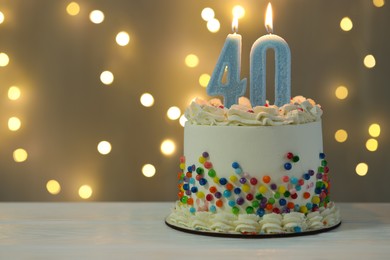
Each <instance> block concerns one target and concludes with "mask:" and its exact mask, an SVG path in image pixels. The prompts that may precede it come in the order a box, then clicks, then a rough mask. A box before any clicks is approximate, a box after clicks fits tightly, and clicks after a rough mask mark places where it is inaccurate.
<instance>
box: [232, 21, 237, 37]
mask: <svg viewBox="0 0 390 260" xmlns="http://www.w3.org/2000/svg"><path fill="white" fill-rule="evenodd" d="M232 30H233V32H234V33H236V32H237V31H238V18H237V17H233V22H232Z"/></svg>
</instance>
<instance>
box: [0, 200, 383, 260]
mask: <svg viewBox="0 0 390 260" xmlns="http://www.w3.org/2000/svg"><path fill="white" fill-rule="evenodd" d="M173 205H174V203H173V202H172V203H165V202H164V203H138V202H130V203H100V202H96V203H0V259H54V258H56V259H202V260H203V259H240V258H242V259H298V258H299V259H390V203H383V204H380V203H369V204H365V203H354V204H346V203H337V205H338V206H339V207H340V209H341V215H342V219H343V222H342V224H341V226H340V227H338V228H337V229H335V230H332V231H329V232H325V233H321V234H316V235H311V236H300V237H290V238H269V239H239V238H234V239H233V238H219V237H207V236H199V235H193V234H188V233H184V232H180V231H176V230H174V229H171V228H169V227H168V226H166V225H165V223H164V219H165V217H166V216H167V215H168V214H169V212H170V209H171V208H172V207H173Z"/></svg>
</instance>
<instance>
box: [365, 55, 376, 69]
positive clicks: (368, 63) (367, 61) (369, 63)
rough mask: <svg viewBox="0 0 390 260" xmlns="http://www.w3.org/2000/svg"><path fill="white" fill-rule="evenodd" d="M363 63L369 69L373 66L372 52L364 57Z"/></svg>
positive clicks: (374, 62)
mask: <svg viewBox="0 0 390 260" xmlns="http://www.w3.org/2000/svg"><path fill="white" fill-rule="evenodd" d="M363 63H364V66H366V67H367V68H369V69H371V68H373V67H375V64H376V61H375V57H374V56H373V55H372V54H368V55H366V57H364V60H363Z"/></svg>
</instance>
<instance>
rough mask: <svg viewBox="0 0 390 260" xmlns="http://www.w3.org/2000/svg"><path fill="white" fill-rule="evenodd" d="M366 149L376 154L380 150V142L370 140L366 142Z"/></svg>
mask: <svg viewBox="0 0 390 260" xmlns="http://www.w3.org/2000/svg"><path fill="white" fill-rule="evenodd" d="M366 148H367V150H369V151H370V152H375V151H376V150H377V149H378V141H377V140H375V139H373V138H371V139H368V140H367V142H366Z"/></svg>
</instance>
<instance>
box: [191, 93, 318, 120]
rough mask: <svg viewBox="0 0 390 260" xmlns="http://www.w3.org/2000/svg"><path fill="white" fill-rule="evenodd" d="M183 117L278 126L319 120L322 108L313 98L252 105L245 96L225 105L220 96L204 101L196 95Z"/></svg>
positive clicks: (300, 97)
mask: <svg viewBox="0 0 390 260" xmlns="http://www.w3.org/2000/svg"><path fill="white" fill-rule="evenodd" d="M185 116H186V118H187V119H188V121H189V122H190V123H191V124H194V125H210V126H211V125H220V126H224V125H232V126H234V125H242V126H277V125H289V124H304V123H309V122H315V121H318V120H320V119H321V116H322V109H321V106H320V105H319V104H316V103H315V102H314V101H313V100H312V99H306V98H305V97H303V96H296V97H294V98H292V99H291V101H290V104H285V105H283V106H281V107H277V106H275V105H268V104H267V105H266V106H256V107H252V106H251V105H250V102H249V100H248V99H247V98H245V97H241V98H240V99H239V104H236V105H232V106H231V107H230V109H227V108H225V107H224V106H223V105H222V103H221V101H220V100H219V99H212V100H210V101H205V100H203V99H200V98H196V99H195V100H194V101H193V102H191V104H190V106H189V107H188V108H187V109H186V111H185Z"/></svg>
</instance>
